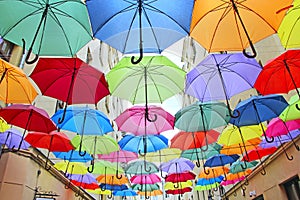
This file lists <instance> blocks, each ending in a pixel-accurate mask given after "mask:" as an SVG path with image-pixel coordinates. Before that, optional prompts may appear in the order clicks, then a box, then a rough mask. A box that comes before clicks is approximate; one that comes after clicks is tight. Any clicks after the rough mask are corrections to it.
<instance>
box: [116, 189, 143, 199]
mask: <svg viewBox="0 0 300 200" xmlns="http://www.w3.org/2000/svg"><path fill="white" fill-rule="evenodd" d="M113 195H114V196H122V197H132V196H137V195H138V194H137V193H136V191H133V190H132V189H127V190H117V191H114V192H113Z"/></svg>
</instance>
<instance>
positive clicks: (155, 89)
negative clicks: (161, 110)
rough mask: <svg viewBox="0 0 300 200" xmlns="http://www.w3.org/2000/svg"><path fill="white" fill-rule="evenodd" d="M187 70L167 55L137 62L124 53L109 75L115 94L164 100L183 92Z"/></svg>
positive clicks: (137, 99)
mask: <svg viewBox="0 0 300 200" xmlns="http://www.w3.org/2000/svg"><path fill="white" fill-rule="evenodd" d="M185 75H186V72H185V71H184V70H182V69H181V68H179V67H178V66H177V65H176V64H174V63H173V62H172V61H170V60H169V59H168V58H167V57H165V56H145V57H143V60H142V61H141V62H140V63H138V64H132V63H131V57H124V58H122V59H121V60H120V62H119V63H117V65H115V66H114V67H113V69H112V70H111V71H110V72H109V73H108V74H107V75H106V78H107V82H108V85H109V91H110V92H111V94H112V95H114V96H118V97H120V98H122V99H126V100H129V101H130V102H132V103H133V104H138V103H145V102H146V106H147V103H148V102H149V103H162V102H163V101H164V100H166V99H167V98H169V97H172V96H173V95H175V94H177V93H179V92H182V91H183V88H184V81H185Z"/></svg>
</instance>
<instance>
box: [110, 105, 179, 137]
mask: <svg viewBox="0 0 300 200" xmlns="http://www.w3.org/2000/svg"><path fill="white" fill-rule="evenodd" d="M148 118H150V119H151V120H149V119H148ZM174 120H175V119H174V116H172V115H171V114H170V113H168V112H167V111H165V110H164V109H163V108H161V107H158V106H148V110H147V109H146V107H145V106H134V107H131V108H129V109H127V110H125V111H124V112H123V113H122V114H121V115H119V116H118V117H117V118H116V119H115V122H116V123H117V125H118V129H119V130H120V131H126V132H130V133H133V134H135V135H144V134H159V133H161V132H163V131H167V130H171V129H173V128H174Z"/></svg>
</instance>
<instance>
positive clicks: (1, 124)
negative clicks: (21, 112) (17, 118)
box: [0, 117, 10, 132]
mask: <svg viewBox="0 0 300 200" xmlns="http://www.w3.org/2000/svg"><path fill="white" fill-rule="evenodd" d="M9 128H10V125H9V124H8V123H7V122H6V121H5V120H4V119H3V118H2V117H0V132H5V131H6V130H8V129H9Z"/></svg>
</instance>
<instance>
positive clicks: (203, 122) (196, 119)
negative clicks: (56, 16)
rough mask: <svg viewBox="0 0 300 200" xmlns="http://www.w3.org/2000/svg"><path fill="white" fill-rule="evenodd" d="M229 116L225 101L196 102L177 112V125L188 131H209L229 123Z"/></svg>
mask: <svg viewBox="0 0 300 200" xmlns="http://www.w3.org/2000/svg"><path fill="white" fill-rule="evenodd" d="M229 118H230V116H229V113H228V109H227V107H226V105H225V104H224V103H223V102H205V103H201V102H196V103H193V104H191V105H189V106H186V107H184V108H182V109H180V110H179V111H178V112H177V113H176V114H175V127H176V128H178V129H180V130H184V131H187V132H196V131H207V130H211V129H213V128H218V127H221V126H225V125H227V123H228V121H229Z"/></svg>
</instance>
